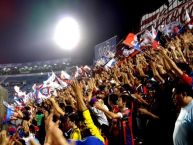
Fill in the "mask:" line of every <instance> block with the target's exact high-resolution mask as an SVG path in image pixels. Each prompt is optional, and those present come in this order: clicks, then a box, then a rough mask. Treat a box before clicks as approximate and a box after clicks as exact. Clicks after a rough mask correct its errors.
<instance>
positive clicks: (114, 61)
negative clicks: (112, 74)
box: [105, 58, 116, 68]
mask: <svg viewBox="0 0 193 145" xmlns="http://www.w3.org/2000/svg"><path fill="white" fill-rule="evenodd" d="M115 64H116V60H115V59H114V58H112V59H111V60H110V61H109V62H108V63H107V64H106V65H105V68H106V67H107V68H112V67H113V66H115Z"/></svg>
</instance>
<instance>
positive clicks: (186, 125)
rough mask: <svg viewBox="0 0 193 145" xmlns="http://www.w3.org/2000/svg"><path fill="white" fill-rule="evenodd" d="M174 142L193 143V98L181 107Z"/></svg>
mask: <svg viewBox="0 0 193 145" xmlns="http://www.w3.org/2000/svg"><path fill="white" fill-rule="evenodd" d="M173 142H174V145H193V100H192V101H191V102H190V103H189V104H188V105H187V106H185V107H184V108H181V111H180V114H179V116H178V118H177V120H176V123H175V128H174V132H173Z"/></svg>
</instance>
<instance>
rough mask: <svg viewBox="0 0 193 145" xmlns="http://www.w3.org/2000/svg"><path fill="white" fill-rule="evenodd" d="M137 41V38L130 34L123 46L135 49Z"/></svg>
mask: <svg viewBox="0 0 193 145" xmlns="http://www.w3.org/2000/svg"><path fill="white" fill-rule="evenodd" d="M135 41H137V37H136V35H135V34H133V33H129V34H128V35H127V37H126V39H125V40H124V41H123V44H125V45H127V46H129V47H133V44H134V42H135Z"/></svg>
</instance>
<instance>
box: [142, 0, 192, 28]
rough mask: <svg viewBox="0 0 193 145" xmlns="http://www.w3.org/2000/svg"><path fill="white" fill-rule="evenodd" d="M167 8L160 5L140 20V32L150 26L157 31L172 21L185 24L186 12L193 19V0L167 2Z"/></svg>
mask: <svg viewBox="0 0 193 145" xmlns="http://www.w3.org/2000/svg"><path fill="white" fill-rule="evenodd" d="M169 3H170V4H169V7H167V6H166V5H162V6H161V7H160V8H159V9H157V10H156V11H154V12H152V13H149V14H146V15H144V16H143V17H142V19H141V30H144V29H146V28H148V27H149V26H151V25H154V27H155V28H156V29H157V28H159V27H160V26H161V25H166V24H169V23H171V22H172V21H179V22H181V23H184V22H185V19H186V18H185V15H186V10H187V12H188V14H189V16H190V18H191V17H193V0H189V1H178V0H169Z"/></svg>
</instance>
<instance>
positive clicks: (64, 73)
mask: <svg viewBox="0 0 193 145" xmlns="http://www.w3.org/2000/svg"><path fill="white" fill-rule="evenodd" d="M60 78H61V79H62V80H65V79H67V80H70V78H71V76H70V75H69V74H68V73H67V72H66V71H63V70H62V71H61V75H60Z"/></svg>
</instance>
